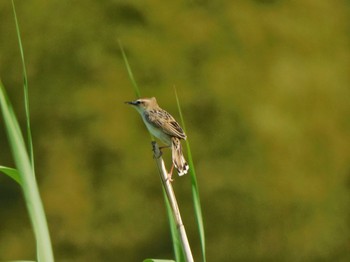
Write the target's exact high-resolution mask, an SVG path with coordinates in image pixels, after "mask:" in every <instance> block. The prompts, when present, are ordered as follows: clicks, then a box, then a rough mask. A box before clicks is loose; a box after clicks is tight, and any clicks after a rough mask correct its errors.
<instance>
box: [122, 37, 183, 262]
mask: <svg viewBox="0 0 350 262" xmlns="http://www.w3.org/2000/svg"><path fill="white" fill-rule="evenodd" d="M118 43H119V48H120V50H121V53H122V56H123V60H124V63H125V67H126V69H127V72H128V75H129V78H130V81H131V83H132V85H133V88H134V91H135V95H136V97H137V98H140V97H141V92H140V90H139V88H138V85H137V83H136V80H135V78H134V74H133V73H132V70H131V67H130V64H129V61H128V58H127V56H126V54H125V51H124V48H123V45H122V43H121V41H120V40H119V41H118ZM149 134H150V136H151V140H152V141H154V137H153V135H152V134H151V133H149ZM162 188H163V187H162ZM163 195H164V201H165V206H166V211H167V215H168V219H169V225H170V233H171V239H172V243H173V250H174V254H175V259H176V261H177V262H182V261H185V256H184V254H183V250H182V246H181V243H180V240H179V239H180V237H179V234H178V231H177V228H176V224H175V221H174V217H173V214H172V211H171V208H170V203H169V200H168V198H167V195H166V193H165V191H164V188H163Z"/></svg>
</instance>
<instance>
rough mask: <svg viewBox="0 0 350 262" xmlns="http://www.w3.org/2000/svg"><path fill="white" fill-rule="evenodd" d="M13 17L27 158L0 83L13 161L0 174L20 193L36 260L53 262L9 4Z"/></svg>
mask: <svg viewBox="0 0 350 262" xmlns="http://www.w3.org/2000/svg"><path fill="white" fill-rule="evenodd" d="M12 8H13V14H14V17H15V24H16V30H17V36H18V43H19V49H20V52H21V59H22V66H23V74H24V104H25V111H26V120H27V121H26V122H27V134H28V144H29V150H30V158H29V157H28V154H27V150H26V146H25V142H24V139H23V136H22V133H21V130H20V127H19V124H18V121H17V118H16V116H15V113H14V111H13V108H12V106H11V104H10V101H9V99H8V97H7V94H6V92H5V89H4V86H3V84H2V82H1V80H0V107H1V111H2V114H3V119H4V123H5V127H6V131H7V136H8V140H9V144H10V147H11V149H12V156H13V158H14V161H15V164H16V167H17V170H16V169H12V168H7V167H2V166H1V167H0V171H2V172H4V173H5V174H7V175H8V176H10V177H11V178H13V179H14V180H15V181H17V182H18V183H19V184H20V185H21V188H22V190H23V195H24V198H25V202H26V205H27V209H28V212H29V216H30V219H31V222H32V226H33V230H34V233H35V238H36V248H37V260H38V261H39V262H53V261H54V258H53V252H52V246H51V240H50V235H49V231H48V227H47V221H46V217H45V213H44V209H43V205H42V202H41V198H40V195H39V189H38V186H37V184H36V179H35V172H34V155H33V145H32V137H31V128H30V114H29V96H28V80H27V73H26V68H25V62H24V55H23V47H22V41H21V37H20V31H19V25H18V21H17V15H16V11H15V5H14V2H13V1H12Z"/></svg>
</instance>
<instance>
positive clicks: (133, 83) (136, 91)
mask: <svg viewBox="0 0 350 262" xmlns="http://www.w3.org/2000/svg"><path fill="white" fill-rule="evenodd" d="M118 43H119V48H120V51H121V52H122V55H123V59H124V63H125V67H126V70H127V71H128V75H129V78H130V81H131V83H132V86H133V87H134V91H135V95H136V97H137V98H140V97H141V93H140V89H139V87H138V85H137V83H136V80H135V78H134V74H133V73H132V71H131V67H130V64H129V61H128V58H127V57H126V54H125V52H124V48H123V45H122V42H121V41H120V40H118Z"/></svg>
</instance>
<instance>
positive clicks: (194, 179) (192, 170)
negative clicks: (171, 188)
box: [174, 87, 206, 262]
mask: <svg viewBox="0 0 350 262" xmlns="http://www.w3.org/2000/svg"><path fill="white" fill-rule="evenodd" d="M174 92H175V97H176V103H177V107H178V110H179V115H180V119H181V125H182V128H183V129H184V131H185V133H187V132H186V125H185V121H184V118H183V115H182V110H181V106H180V101H179V97H178V95H177V91H176V88H175V87H174ZM186 149H187V156H188V164H189V167H190V169H189V172H190V174H191V188H192V198H193V206H194V211H195V216H196V221H197V225H198V231H199V238H200V242H201V251H202V257H203V261H204V262H205V261H206V255H205V232H204V224H203V215H202V209H201V203H200V198H199V189H198V183H197V177H196V171H195V168H194V164H193V158H192V153H191V147H190V142H189V139H188V138H187V139H186Z"/></svg>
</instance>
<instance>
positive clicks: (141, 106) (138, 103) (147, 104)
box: [125, 97, 158, 113]
mask: <svg viewBox="0 0 350 262" xmlns="http://www.w3.org/2000/svg"><path fill="white" fill-rule="evenodd" d="M125 103H126V104H129V105H132V106H133V107H135V109H136V110H137V111H139V112H140V113H141V112H144V111H147V110H151V109H153V108H155V107H158V104H157V100H156V98H155V97H152V98H140V99H137V100H135V101H129V102H125Z"/></svg>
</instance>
